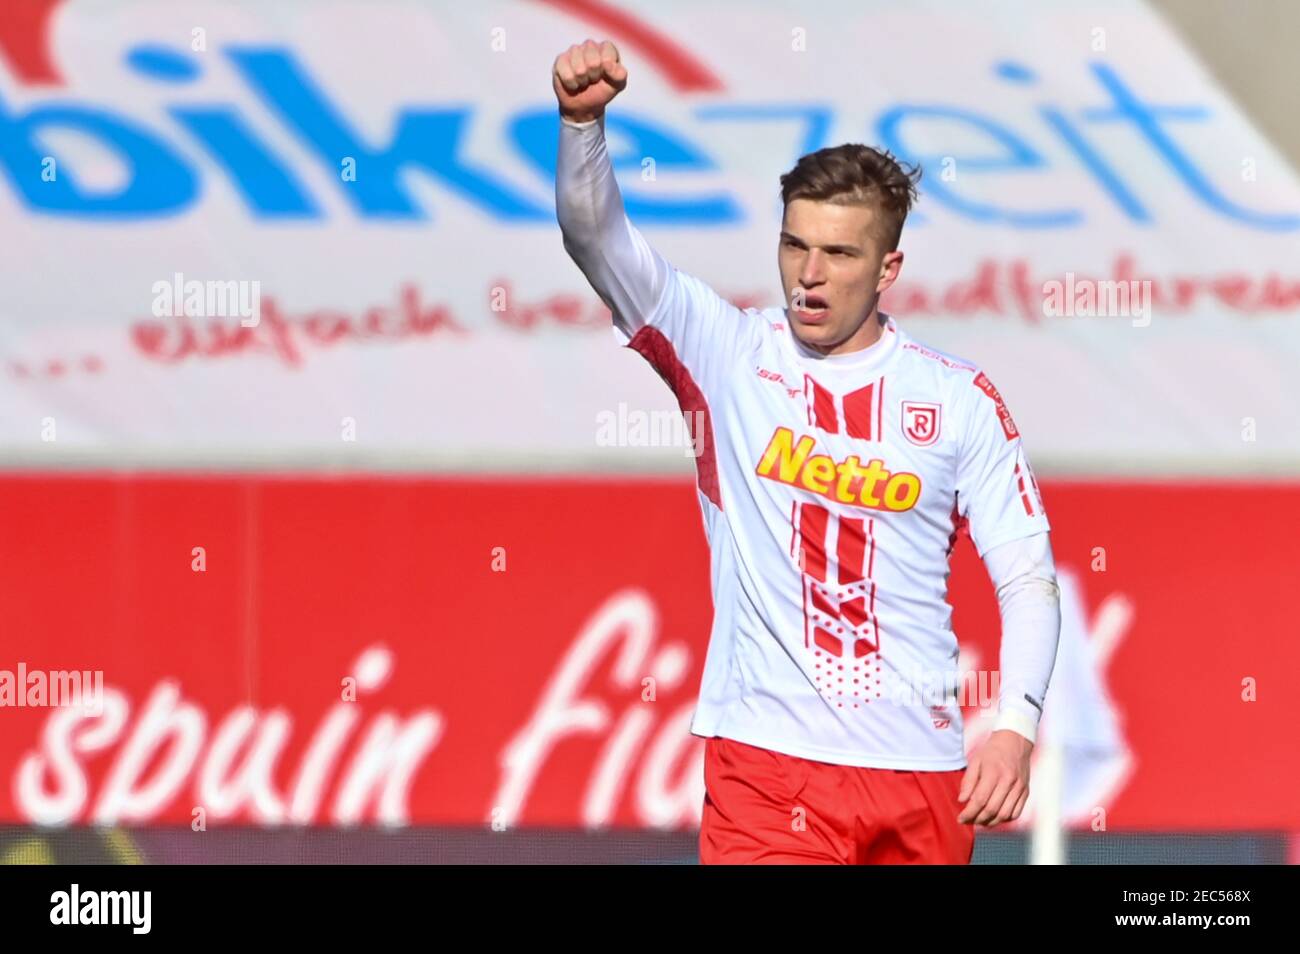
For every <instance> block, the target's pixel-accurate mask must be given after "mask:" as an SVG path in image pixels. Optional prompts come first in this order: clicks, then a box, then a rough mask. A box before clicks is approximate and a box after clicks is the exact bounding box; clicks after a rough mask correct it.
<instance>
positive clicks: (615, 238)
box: [555, 116, 750, 390]
mask: <svg viewBox="0 0 1300 954" xmlns="http://www.w3.org/2000/svg"><path fill="white" fill-rule="evenodd" d="M555 192H556V218H557V219H558V221H559V224H560V231H561V234H562V235H563V238H564V248H565V250H566V251H567V252H568V253H569V256H570V258H572V259H573V261H574V262H575V263H576V264H577V265H578V267H579V268H580V269H581V270H582V273H583V275H584V276H586V278H587V281H588V282H589V283H590V284H591V287H592V289H593V290H594V291H595V292H596V294H597V295H599V296H600V298H601V300H602V301H603V302H604V303H605V304H606V305H607V306H608V307H609V310H610V312H611V313H612V315H613V319H614V335H615V339H616V340H617V341H618V342H619V343H620V344H624V345H628V346H629V347H632V348H633V349H634V350H636V351H638V352H639V353H641V354H642V355H643V356H644V357H645V358H646V359H647V360H649V361H650V363H651V364H652V365H654V366H655V368H656V370H658V371H659V373H660V374H661V375H662V376H663V377H664V378H665V379H666V380H668V383H669V384H670V385H672V386H673V387H674V390H676V389H677V386H678V385H679V384H680V383H681V382H682V380H683V379H684V378H685V377H686V376H689V378H690V379H691V381H692V382H694V383H695V384H696V385H697V386H703V385H705V384H707V383H708V382H710V381H711V380H712V379H714V378H715V377H716V376H717V374H718V373H719V369H720V367H721V366H722V365H723V364H724V363H725V361H726V358H727V356H728V355H729V354H734V353H736V352H737V349H738V347H739V344H740V338H741V337H742V336H743V335H744V333H745V332H746V331H747V330H748V328H747V326H748V324H749V322H750V319H749V316H747V315H746V314H745V313H744V312H742V311H741V310H740V309H738V308H736V307H735V306H734V305H732V304H731V303H730V302H728V301H726V300H725V299H723V298H722V297H721V296H720V295H718V294H717V292H715V291H714V290H713V289H712V288H710V287H709V286H708V285H707V284H706V283H705V282H703V281H701V280H700V279H698V278H696V277H694V276H693V275H689V274H687V273H685V272H682V271H680V270H678V269H677V268H674V267H673V266H672V265H671V264H670V263H669V262H668V261H667V260H666V259H665V258H664V257H663V255H661V254H660V253H659V252H658V251H656V250H655V249H654V248H653V247H652V246H651V245H650V243H649V242H647V241H646V239H645V236H644V235H642V234H641V232H640V230H639V229H637V228H636V226H634V225H633V224H632V221H631V220H630V219H629V218H628V216H627V213H626V212H625V211H624V207H623V198H622V196H621V195H620V194H619V190H618V184H617V182H616V180H615V178H614V169H613V166H612V164H611V162H610V159H609V152H608V149H607V146H606V142H605V132H604V117H603V116H602V117H601V118H600V119H594V120H591V121H590V122H586V123H571V122H569V121H568V120H566V119H563V118H562V119H561V121H560V151H559V157H558V161H557V163H556V176H555Z"/></svg>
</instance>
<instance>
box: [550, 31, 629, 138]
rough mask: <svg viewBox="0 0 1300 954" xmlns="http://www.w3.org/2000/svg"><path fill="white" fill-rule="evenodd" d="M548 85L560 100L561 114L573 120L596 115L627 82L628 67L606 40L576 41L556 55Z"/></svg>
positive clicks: (588, 118) (611, 44) (580, 121)
mask: <svg viewBox="0 0 1300 954" xmlns="http://www.w3.org/2000/svg"><path fill="white" fill-rule="evenodd" d="M551 85H552V86H553V87H555V98H556V99H558V100H559V101H560V115H561V116H563V117H564V118H565V119H568V120H569V121H571V122H575V123H585V122H588V121H589V120H592V119H597V118H599V117H600V116H601V115H603V114H604V112H605V107H606V106H608V105H609V101H610V100H611V99H613V98H614V97H615V96H617V95H618V94H619V93H620V92H622V91H623V87H625V86H627V67H625V66H624V65H623V64H622V63H620V62H619V59H618V49H617V47H615V46H614V44H613V43H610V42H609V40H606V41H605V42H604V43H597V42H596V41H595V40H587V41H586V42H585V43H575V44H574V45H573V46H571V47H569V48H568V49H567V50H565V51H564V52H563V53H561V54H560V55H559V56H557V57H556V58H555V66H554V68H553V69H552V70H551Z"/></svg>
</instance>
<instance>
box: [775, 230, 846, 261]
mask: <svg viewBox="0 0 1300 954" xmlns="http://www.w3.org/2000/svg"><path fill="white" fill-rule="evenodd" d="M781 239H782V240H783V241H785V240H788V241H791V242H794V243H795V244H796V245H800V246H802V247H803V248H807V247H808V243H807V242H805V241H804V240H803V239H801V238H800V237H799V236H797V235H795V234H793V233H791V232H787V231H785V230H784V229H782V230H781ZM819 247H820V248H821V249H822V250H823V251H827V252H851V253H853V254H854V255H857V254H859V253H861V251H862V249H860V248H858V247H857V246H856V245H822V246H819Z"/></svg>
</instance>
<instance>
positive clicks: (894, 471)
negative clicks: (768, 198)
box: [558, 124, 1055, 771]
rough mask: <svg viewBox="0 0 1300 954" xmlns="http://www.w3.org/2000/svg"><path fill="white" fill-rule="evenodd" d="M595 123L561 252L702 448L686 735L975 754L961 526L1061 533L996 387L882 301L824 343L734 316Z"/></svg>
mask: <svg viewBox="0 0 1300 954" xmlns="http://www.w3.org/2000/svg"><path fill="white" fill-rule="evenodd" d="M593 125H594V124H586V125H585V126H576V127H571V128H566V129H565V130H564V132H563V133H562V137H563V138H562V144H561V149H562V152H561V159H562V163H561V173H560V177H559V182H558V189H559V195H560V205H559V214H560V218H561V223H562V225H563V226H564V227H565V236H566V247H568V248H569V250H570V253H571V254H573V255H574V257H575V259H577V260H578V261H579V262H580V263H581V264H583V266H584V271H586V272H587V274H588V277H589V279H591V280H592V282H593V285H594V287H596V288H597V289H598V290H603V291H602V294H603V296H604V297H605V298H606V301H607V303H609V304H610V306H611V309H612V310H613V312H614V333H615V335H616V336H617V338H618V340H619V341H621V342H622V343H624V344H626V345H628V346H629V347H631V348H633V349H635V350H636V351H638V352H639V353H640V354H641V355H643V356H644V357H645V358H646V359H647V360H648V361H649V362H650V363H651V364H652V365H653V366H654V368H655V369H656V370H657V371H658V372H659V374H660V375H661V376H662V377H663V378H664V380H665V381H666V382H667V383H668V384H669V386H670V387H671V388H672V389H673V391H674V393H675V394H676V395H677V399H678V401H679V403H680V405H681V407H682V410H683V411H684V412H687V420H688V423H689V424H691V425H692V427H693V430H694V433H693V436H694V438H695V446H696V448H697V449H698V451H699V457H698V459H697V462H696V466H697V474H698V487H699V499H700V504H701V506H702V508H703V511H704V524H705V529H706V532H707V535H708V540H709V546H710V550H711V553H712V588H713V603H714V614H715V615H714V622H713V629H712V633H711V636H710V641H709V648H708V654H707V657H706V660H705V667H704V676H703V684H702V687H701V691H700V698H699V705H698V708H697V710H696V712H695V715H694V719H693V720H692V723H691V731H692V732H693V733H694V734H696V735H700V736H705V737H708V736H715V735H717V736H724V737H726V738H729V739H734V740H737V741H740V742H745V743H749V744H751V745H756V746H760V747H762V748H767V749H771V750H774V751H778V752H784V753H787V754H790V755H796V756H800V757H803V758H808V759H815V760H818V761H823V762H832V763H839V764H844V765H859V766H871V767H879V768H896V769H916V770H932V771H939V770H949V769H959V768H962V767H963V766H964V765H965V764H966V758H965V751H964V747H963V737H962V716H961V710H960V707H959V706H958V705H957V700H956V699H954V698H953V696H954V695H955V692H954V690H955V686H956V684H957V655H958V646H957V638H956V636H955V635H954V633H953V630H952V626H951V621H952V607H951V606H950V605H949V603H948V601H947V580H948V573H949V569H948V558H949V554H950V553H951V551H952V547H953V545H954V542H955V541H956V539H957V535H958V533H959V531H960V529H961V528H962V527H963V526H965V527H967V528H968V529H969V532H970V535H971V538H972V540H973V541H974V543H975V546H976V549H977V550H978V551H979V554H980V556H981V557H983V556H985V554H986V553H987V552H988V551H989V550H991V549H993V548H995V547H998V546H999V545H1000V544H1003V543H1007V542H1009V541H1012V540H1018V539H1021V538H1025V537H1030V536H1032V535H1035V534H1043V533H1045V532H1046V531H1047V530H1048V529H1049V524H1048V521H1047V517H1046V515H1045V514H1044V512H1043V504H1042V499H1041V497H1040V495H1039V493H1038V487H1037V484H1036V482H1035V480H1034V475H1033V472H1032V471H1031V470H1030V466H1029V461H1028V460H1027V459H1026V457H1025V453H1024V449H1023V448H1022V446H1021V440H1020V435H1019V433H1018V432H1017V430H1016V426H1015V423H1014V422H1013V420H1012V417H1011V415H1010V413H1009V412H1008V410H1007V408H1006V406H1005V404H1004V403H1003V401H1002V398H1001V396H1000V395H999V394H998V391H997V389H996V388H995V387H994V386H993V384H992V383H991V382H990V381H989V379H988V378H987V376H985V375H984V374H983V373H982V372H981V371H980V370H979V369H978V368H977V367H976V366H975V365H973V364H972V363H971V362H969V361H965V360H963V359H961V358H956V357H953V356H951V355H947V354H943V353H941V352H939V351H937V350H935V349H932V348H928V347H925V346H924V345H922V344H920V343H918V342H916V341H914V340H913V339H912V338H911V337H910V336H909V335H907V334H906V333H905V332H904V331H903V330H902V329H901V328H899V327H898V325H897V324H896V322H895V321H894V320H893V319H892V318H890V317H889V316H882V317H881V324H882V330H881V337H880V339H879V341H877V342H876V343H875V344H874V345H872V346H871V347H869V348H867V349H865V350H863V351H858V352H854V353H851V354H846V355H832V356H825V355H821V354H819V353H817V352H813V351H811V350H810V349H808V348H806V347H805V346H804V345H803V344H802V343H801V342H799V341H798V339H797V338H795V337H794V335H793V333H792V331H791V329H790V326H789V323H788V321H787V319H786V316H785V313H784V311H783V310H782V309H779V308H769V309H764V310H758V309H753V308H750V309H746V310H743V311H742V310H740V309H739V308H737V307H735V306H734V305H732V304H730V303H729V302H727V301H725V300H724V299H722V298H721V297H720V296H719V295H717V294H716V293H715V292H714V291H713V290H712V289H711V288H710V287H709V286H708V285H706V284H705V283H704V282H702V281H700V280H699V279H697V278H695V277H693V276H691V275H688V274H686V273H684V272H681V271H679V270H677V269H675V268H672V267H671V266H670V265H668V263H667V262H666V261H664V260H663V259H662V257H661V256H659V255H658V253H657V252H655V251H654V250H653V249H652V248H650V247H649V245H648V244H646V243H645V241H644V238H643V237H642V236H641V235H640V233H639V232H637V231H636V230H635V228H633V227H632V226H631V225H630V223H628V222H627V221H626V218H625V216H624V214H623V212H622V208H621V204H620V203H618V201H617V193H616V191H613V185H612V173H611V172H610V171H609V168H608V163H607V161H605V159H604V155H605V154H604V145H603V137H601V136H600V135H599V132H600V131H599V130H596V129H593V128H591V127H592V126H593ZM1044 539H1045V538H1044ZM1052 635H1053V639H1052V641H1051V643H1050V645H1049V646H1048V647H1047V648H1048V649H1049V650H1050V652H1049V653H1048V654H1047V655H1046V657H1045V659H1042V658H1040V659H1039V660H1038V661H1037V662H1036V668H1037V669H1039V670H1041V669H1043V667H1044V665H1045V667H1046V671H1045V672H1044V673H1043V675H1042V677H1041V678H1042V680H1043V682H1039V683H1038V684H1037V687H1036V688H1035V694H1037V695H1038V696H1039V697H1040V698H1038V699H1037V700H1035V699H1033V698H1031V696H1030V695H1028V694H1026V695H1025V696H1024V697H1025V699H1027V700H1028V701H1029V702H1030V703H1031V704H1032V706H1033V709H1031V710H1029V711H1030V712H1032V711H1033V710H1041V694H1042V692H1041V689H1043V688H1045V679H1046V674H1047V673H1050V670H1051V660H1052V656H1051V653H1054V651H1055V639H1054V635H1055V634H1054V633H1053V634H1052ZM1040 655H1041V654H1040ZM1020 705H1021V707H1022V708H1023V706H1024V703H1023V702H1022V703H1020Z"/></svg>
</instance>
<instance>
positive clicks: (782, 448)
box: [725, 354, 957, 513]
mask: <svg viewBox="0 0 1300 954" xmlns="http://www.w3.org/2000/svg"><path fill="white" fill-rule="evenodd" d="M735 377H736V379H735V380H734V381H732V382H731V387H730V388H729V389H728V393H729V396H730V404H729V406H728V408H727V415H726V416H727V422H726V425H727V426H726V428H725V430H726V433H727V437H726V439H728V440H730V441H731V442H732V443H733V444H734V446H732V447H730V448H728V450H729V451H730V452H731V454H732V455H734V456H736V457H739V458H740V459H741V462H742V463H743V464H744V465H745V466H747V467H748V468H750V473H751V474H752V478H753V479H754V480H756V481H758V482H759V484H760V486H763V487H765V488H766V489H767V490H768V491H769V492H770V493H775V494H778V495H779V494H780V493H781V492H782V490H785V491H787V492H788V490H790V489H793V490H796V491H801V492H803V493H806V494H812V495H816V496H819V497H824V498H826V499H827V500H829V501H831V502H832V503H835V504H837V505H839V506H843V507H846V508H851V509H852V508H861V509H866V510H877V511H884V512H898V513H902V512H907V511H910V510H913V509H915V508H917V507H926V506H938V507H941V508H942V507H948V506H950V505H951V500H952V495H953V491H954V489H955V484H956V462H957V433H956V428H955V426H954V424H953V421H952V420H950V415H949V413H948V408H946V407H945V406H944V400H943V395H942V394H941V393H940V391H939V388H938V385H937V383H936V382H935V381H934V380H933V379H916V378H909V376H908V375H906V374H903V373H899V372H898V371H896V370H892V369H891V368H890V367H886V368H884V369H881V370H878V371H873V372H866V373H845V372H842V371H839V370H837V369H826V370H825V371H824V372H818V371H813V370H809V369H806V368H804V367H803V366H801V365H800V364H799V363H798V362H796V361H793V360H782V357H781V356H780V355H779V354H777V355H773V354H767V355H758V356H756V360H754V361H753V362H752V367H750V368H747V369H746V368H737V369H736V371H735ZM801 496H802V494H801Z"/></svg>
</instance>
